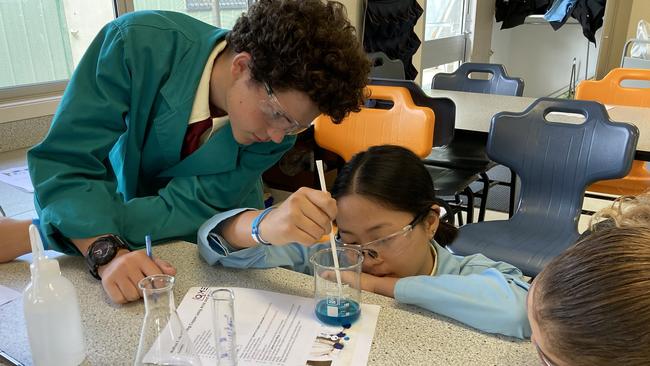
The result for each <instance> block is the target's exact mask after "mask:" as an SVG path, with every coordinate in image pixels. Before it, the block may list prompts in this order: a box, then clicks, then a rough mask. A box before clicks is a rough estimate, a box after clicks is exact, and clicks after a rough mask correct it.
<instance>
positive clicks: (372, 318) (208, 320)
mask: <svg viewBox="0 0 650 366" xmlns="http://www.w3.org/2000/svg"><path fill="white" fill-rule="evenodd" d="M215 289H216V287H215V288H212V287H193V288H191V289H190V290H189V291H188V292H187V294H186V295H185V297H184V298H183V301H182V302H181V303H180V305H179V306H178V309H177V312H178V316H179V318H180V319H181V322H182V323H183V324H184V325H185V326H186V327H187V329H188V334H189V336H190V338H191V339H192V342H193V343H194V348H195V350H196V352H197V353H198V356H199V358H200V359H201V363H202V364H203V365H213V364H216V354H215V349H214V336H213V334H212V314H213V312H212V304H211V302H210V293H212V291H213V290H215ZM230 289H231V290H233V291H234V293H235V324H236V340H237V351H238V355H239V365H240V366H246V365H273V366H284V365H292V366H295V365H308V364H309V363H308V360H315V361H325V362H326V363H327V362H328V361H329V365H331V366H339V365H365V364H367V362H368V356H369V354H370V347H371V346H372V338H373V336H374V333H375V327H376V325H377V319H378V316H379V310H380V307H379V306H377V305H368V304H362V305H361V309H362V310H361V316H360V318H359V320H358V321H356V322H355V323H354V324H352V327H351V328H349V329H343V327H330V326H327V325H324V324H322V323H321V322H320V321H318V319H317V318H316V315H315V314H314V306H315V302H314V300H313V299H312V298H304V297H299V296H292V295H286V294H280V293H275V292H269V291H263V290H254V289H246V288H237V287H235V288H230ZM340 332H344V333H345V334H346V335H345V337H347V339H341V340H338V341H337V342H338V343H342V344H343V346H344V347H343V349H340V350H338V349H334V348H333V347H332V344H333V342H323V337H321V338H320V341H319V338H317V336H318V335H321V336H332V335H334V334H338V333H340ZM345 337H344V338H345Z"/></svg>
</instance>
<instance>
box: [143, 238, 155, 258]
mask: <svg viewBox="0 0 650 366" xmlns="http://www.w3.org/2000/svg"><path fill="white" fill-rule="evenodd" d="M144 245H145V246H146V248H147V256H148V257H149V258H151V259H153V251H152V250H151V235H149V234H147V235H145V236H144Z"/></svg>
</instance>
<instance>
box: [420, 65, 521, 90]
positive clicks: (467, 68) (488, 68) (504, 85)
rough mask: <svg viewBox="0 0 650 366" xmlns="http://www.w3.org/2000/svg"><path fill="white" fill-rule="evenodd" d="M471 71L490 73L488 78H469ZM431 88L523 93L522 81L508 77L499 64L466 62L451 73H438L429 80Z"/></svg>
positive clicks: (504, 69)
mask: <svg viewBox="0 0 650 366" xmlns="http://www.w3.org/2000/svg"><path fill="white" fill-rule="evenodd" d="M473 72H481V73H487V74H490V75H491V77H490V79H487V80H484V79H471V78H470V77H469V75H470V74H471V73H473ZM431 88H432V89H442V90H454V91H465V92H473V93H483V94H500V95H511V96H521V95H522V94H523V93H524V81H523V80H522V79H521V78H516V77H510V76H508V73H507V72H506V68H505V67H504V66H503V65H500V64H485V63H476V62H466V63H464V64H461V65H460V67H458V69H457V70H456V71H454V72H452V73H438V74H435V75H434V76H433V80H432V81H431Z"/></svg>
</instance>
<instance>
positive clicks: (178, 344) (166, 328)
mask: <svg viewBox="0 0 650 366" xmlns="http://www.w3.org/2000/svg"><path fill="white" fill-rule="evenodd" d="M138 287H139V288H140V290H142V293H143V295H144V306H145V314H144V323H143V324H142V332H141V333H140V343H139V344H138V352H137V354H136V357H135V365H136V366H141V365H189V366H195V365H200V364H201V361H200V360H199V357H198V356H197V354H196V352H195V351H194V346H193V345H192V341H191V340H190V337H189V336H188V335H187V331H186V330H185V327H184V326H183V324H182V323H181V320H180V318H179V317H178V314H177V313H176V307H175V306H174V291H173V289H174V277H173V276H168V275H163V274H160V275H153V276H149V277H145V278H143V279H142V280H140V282H139V283H138Z"/></svg>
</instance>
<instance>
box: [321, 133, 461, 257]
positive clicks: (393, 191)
mask: <svg viewBox="0 0 650 366" xmlns="http://www.w3.org/2000/svg"><path fill="white" fill-rule="evenodd" d="M331 192H332V197H334V198H335V199H338V198H341V197H344V196H346V195H348V194H360V195H363V196H365V197H367V198H369V199H372V200H374V201H375V202H377V203H379V204H381V205H384V206H386V207H388V208H390V209H394V210H397V211H403V212H409V213H412V214H413V216H414V217H416V216H418V215H422V214H423V213H424V212H427V211H428V210H430V209H431V205H433V204H436V203H438V202H439V201H438V199H437V198H436V194H435V190H434V187H433V181H432V180H431V176H430V175H429V173H428V172H427V170H426V168H425V167H424V164H423V163H422V161H421V160H420V158H419V157H418V156H417V155H415V154H414V153H413V152H411V151H410V150H408V149H405V148H403V147H399V146H394V145H382V146H373V147H371V148H369V149H368V150H366V151H364V152H360V153H358V154H356V155H355V156H354V157H353V158H352V159H351V160H350V161H349V162H348V163H347V164H345V166H343V168H342V169H341V172H340V173H339V174H338V176H337V177H336V180H335V181H334V186H333V187H332V190H331ZM457 234H458V229H457V228H456V227H454V226H453V225H451V224H449V223H447V222H443V221H440V224H439V226H438V230H437V231H436V233H435V235H434V239H435V240H436V242H437V243H438V244H440V245H443V246H445V245H448V244H451V242H452V241H453V240H454V239H455V238H456V236H457Z"/></svg>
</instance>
